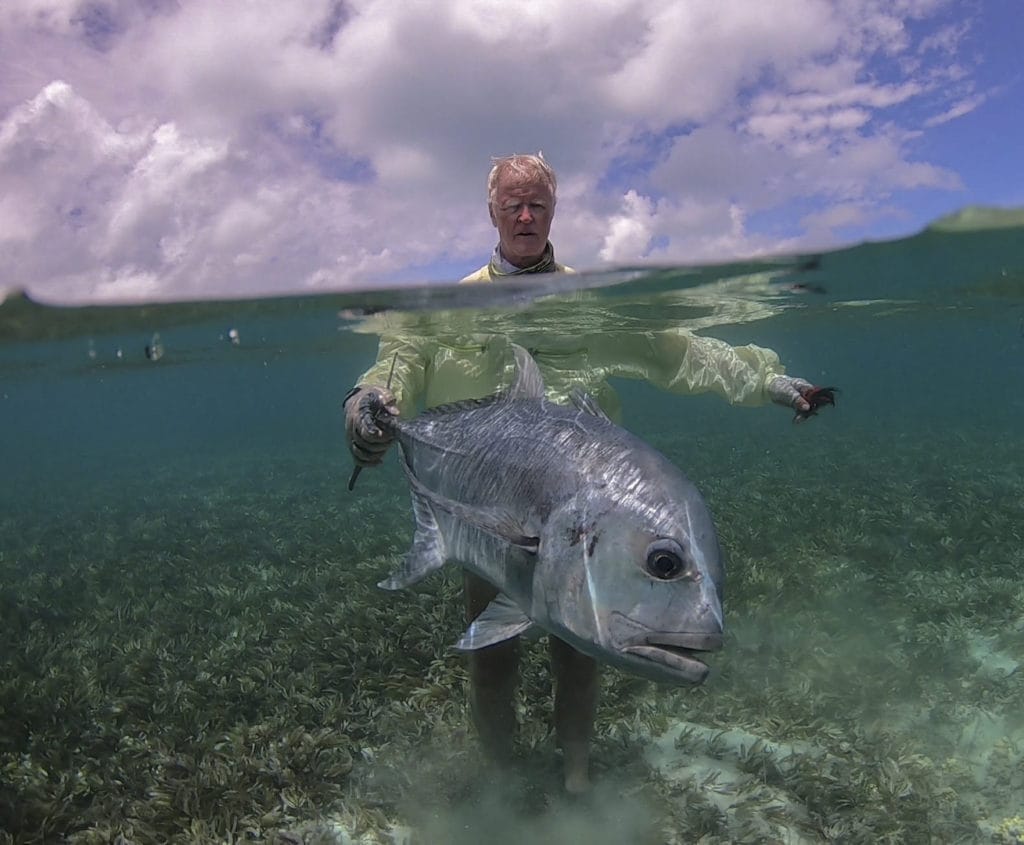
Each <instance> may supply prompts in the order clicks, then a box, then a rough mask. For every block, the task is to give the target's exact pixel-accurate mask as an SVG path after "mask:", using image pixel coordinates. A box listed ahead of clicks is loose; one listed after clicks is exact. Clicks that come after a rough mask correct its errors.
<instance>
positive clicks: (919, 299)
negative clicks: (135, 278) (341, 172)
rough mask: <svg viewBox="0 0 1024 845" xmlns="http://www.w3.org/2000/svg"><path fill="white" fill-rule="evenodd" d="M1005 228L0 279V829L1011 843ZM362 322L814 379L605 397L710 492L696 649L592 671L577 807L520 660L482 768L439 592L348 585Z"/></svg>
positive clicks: (67, 837)
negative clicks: (585, 253)
mask: <svg viewBox="0 0 1024 845" xmlns="http://www.w3.org/2000/svg"><path fill="white" fill-rule="evenodd" d="M1015 219H1019V215H1017V216H1016V218H1015V215H1014V214H1013V213H1007V214H1005V215H1002V216H997V217H996V218H994V219H991V218H990V219H979V218H978V217H977V216H972V215H965V216H964V217H962V218H961V219H960V220H959V221H955V225H954V224H953V223H948V224H946V225H944V226H940V227H936V228H934V229H932V230H930V231H926V232H925V233H922V234H921V235H919V236H916V237H914V238H909V239H906V240H902V241H896V242H891V243H885V244H867V245H862V246H858V247H854V248H850V249H846V250H840V251H836V252H831V253H826V254H823V255H820V256H799V257H795V258H792V259H779V260H773V261H766V262H760V263H759V262H749V263H744V264H733V265H724V266H720V267H710V266H709V267H690V268H663V269H658V270H643V271H623V272H621V273H617V274H608V275H604V276H595V277H586V276H585V277H582V278H577V279H572V280H570V283H571V284H572V285H576V286H581V287H585V288H588V289H587V290H586V291H583V292H581V291H579V290H572V289H558V288H551V289H546V290H544V291H538V290H536V289H535V288H531V287H530V286H529V285H528V284H526V285H523V286H521V287H519V288H517V289H502V288H474V289H473V290H467V289H466V288H458V287H454V288H440V287H438V288H431V289H427V290H399V291H391V292H375V293H373V294H346V295H344V296H341V295H336V296H326V297H314V298H303V299H289V300H267V301H251V302H229V303H203V304H196V305H163V306H147V307H121V308H112V307H111V308H92V309H81V310H77V309H58V308H52V307H43V306H38V305H35V304H33V303H31V302H29V301H27V300H24V299H22V298H20V297H10V298H8V299H7V301H6V302H4V303H3V304H2V305H0V341H2V342H0V466H2V473H3V485H2V488H0V587H2V594H0V643H2V651H0V842H56V841H71V842H111V841H115V839H117V837H118V836H121V837H122V840H121V841H125V842H139V843H142V842H170V841H174V842H207V841H211V842H212V841H253V842H292V841H324V842H327V841H366V842H391V841H411V842H417V843H418V842H428V843H433V842H467V843H468V842H478V841H482V840H483V839H486V840H487V841H490V842H522V841H527V840H530V841H534V842H560V841H583V839H584V838H585V839H586V841H591V842H609V843H610V842H642V843H647V842H651V843H662V842H666V843H667V842H694V841H698V840H699V841H702V842H737V841H741V842H747V841H749V842H779V841H786V842H826V841H843V842H879V841H892V842H1014V841H1021V840H1020V839H1017V838H1015V837H1019V836H1021V835H1024V820H1021V817H1022V816H1024V797H1022V796H1024V706H1022V701H1024V670H1022V668H1021V666H1022V663H1024V574H1022V573H1024V550H1022V548H1024V547H1022V542H1021V540H1022V535H1024V446H1022V437H1021V419H1022V417H1024V237H1022V235H1024V232H1022V228H1021V227H1020V226H1018V225H1015ZM557 284H559V285H564V284H566V280H564V279H560V280H557ZM542 294H543V295H542ZM386 308H392V309H400V310H403V311H404V312H405V313H406V314H407V316H406V317H404V318H400V317H398V316H388V317H386V318H381V317H380V313H381V312H380V309H386ZM439 309H440V310H439ZM368 312H375V314H376V316H371V317H370V321H369V323H365V322H363V320H362V319H361V318H362V316H363V315H365V314H367V313H368ZM408 315H411V316H408ZM381 319H389V320H393V321H404V322H405V324H407V325H409V324H413V325H415V327H416V330H418V331H441V329H439V328H438V325H442V326H444V327H445V328H444V330H445V331H452V330H454V329H455V328H464V327H469V326H472V327H475V328H478V329H480V330H487V331H495V332H501V333H506V334H509V335H510V336H512V337H513V338H514V339H519V338H520V337H536V336H538V334H546V333H557V332H559V331H562V332H564V333H565V334H567V335H569V336H576V335H578V334H581V333H583V332H584V331H586V332H590V333H595V332H596V333H600V332H601V331H604V330H611V329H614V330H616V331H622V330H627V331H631V332H643V331H650V330H657V329H660V328H666V327H670V326H673V325H677V324H686V325H693V326H695V327H697V330H698V331H699V332H700V333H703V334H706V335H709V336H713V337H718V338H721V339H723V340H726V341H728V342H730V343H733V344H745V343H755V344H758V345H760V346H766V347H770V348H771V349H774V350H775V351H777V352H778V353H779V355H780V356H781V358H782V360H783V361H784V362H785V364H786V365H787V368H788V371H789V372H790V373H791V374H794V375H799V376H802V377H804V378H807V379H809V380H810V381H812V382H815V383H818V384H829V385H836V386H837V387H839V388H840V390H841V392H840V394H839V399H838V404H837V407H836V408H834V409H832V408H829V409H826V410H825V411H823V412H822V414H820V415H819V416H818V417H816V418H815V419H813V420H811V421H809V422H808V423H806V424H804V425H793V424H792V423H791V422H790V419H791V414H790V413H789V412H787V411H786V410H784V409H780V408H777V407H759V408H739V407H732V406H729V405H728V404H727V403H725V402H724V401H722V400H721V399H718V398H716V397H713V396H707V395H704V396H678V395H670V394H667V393H664V392H661V391H658V390H656V389H654V388H653V387H651V386H650V385H648V384H645V383H643V382H641V381H627V380H622V381H616V382H615V385H614V386H615V388H616V390H617V392H618V394H619V396H620V399H621V400H622V406H623V424H624V425H625V426H626V427H627V428H629V429H631V430H633V431H635V432H636V433H638V434H640V435H641V436H643V437H645V438H646V439H648V440H649V441H651V442H652V443H653V444H654V445H656V446H657V447H658V448H660V449H662V450H663V451H664V452H665V453H666V454H668V455H669V456H670V457H671V458H672V459H673V460H674V461H675V462H676V463H677V464H678V465H679V466H680V467H682V468H683V469H684V471H685V472H687V474H689V475H690V477H691V478H692V479H693V480H694V481H695V482H696V483H697V484H698V486H699V487H700V488H701V489H702V490H703V491H704V493H705V495H706V497H707V499H708V501H709V504H710V505H711V508H712V511H713V513H714V515H715V518H716V522H717V524H718V528H719V532H720V535H721V539H722V544H723V548H724V551H725V555H726V567H727V590H726V624H727V632H728V638H727V642H726V647H725V649H724V650H723V651H722V652H720V653H718V654H716V655H713V656H712V659H711V663H712V666H713V670H712V674H711V676H710V678H709V679H708V681H707V682H706V683H705V684H704V685H703V686H702V687H699V688H696V689H682V690H679V689H669V688H664V687H658V686H656V685H654V684H650V683H648V682H645V681H638V680H634V679H631V678H628V677H626V676H624V675H621V674H619V673H618V672H615V671H613V670H607V671H606V672H605V674H604V677H603V692H602V703H601V708H600V710H599V713H598V726H597V730H598V736H597V738H596V740H595V743H594V781H595V793H594V796H593V798H592V799H591V800H589V801H583V802H569V801H568V800H567V799H565V798H564V797H563V796H562V795H561V793H560V789H559V760H558V755H557V751H556V749H555V747H554V740H553V737H552V736H551V732H550V729H549V722H550V713H551V693H550V688H549V678H548V675H547V667H546V659H545V650H544V649H543V647H541V646H539V645H535V646H531V648H530V649H529V651H528V658H527V660H526V665H525V667H524V673H523V682H522V706H521V712H520V723H521V736H520V757H521V759H520V761H519V763H520V765H519V767H518V768H517V770H516V771H515V772H513V773H511V774H506V775H503V776H496V775H494V773H492V772H490V771H489V770H488V769H487V768H486V766H485V764H484V763H483V762H482V761H481V760H480V758H479V754H478V752H477V749H476V745H475V742H474V739H473V736H472V734H471V732H470V731H469V729H468V718H467V714H466V712H465V685H466V678H465V672H464V668H463V666H462V663H461V659H460V658H459V656H458V655H456V654H454V653H453V652H451V651H450V649H449V646H450V645H451V644H452V643H453V642H454V641H455V640H456V639H457V638H458V636H459V634H460V633H461V627H462V625H461V599H460V590H459V581H458V577H457V575H456V574H454V573H449V574H444V575H440V576H437V577H434V578H432V579H431V580H429V581H428V582H426V583H425V584H424V585H423V586H422V587H421V588H418V589H417V590H415V591H413V592H410V593H406V594H398V595H391V594H386V593H383V592H380V591H378V590H376V588H375V587H374V586H373V585H374V584H375V582H376V581H377V580H379V579H380V578H382V577H383V576H384V575H386V574H387V573H388V572H390V571H391V570H392V569H393V568H394V567H395V563H396V561H397V559H398V557H399V556H400V555H401V554H402V552H403V551H404V549H405V547H406V546H407V544H408V542H409V539H410V536H411V517H410V512H409V507H408V502H407V492H406V487H405V483H404V481H403V479H402V477H401V474H400V473H399V472H398V470H397V466H396V464H395V462H394V460H391V461H389V462H388V464H387V465H386V466H385V467H384V468H382V469H380V470H376V471H372V472H366V473H364V474H363V477H362V478H361V479H360V482H359V485H358V486H357V488H356V490H355V491H354V492H351V493H350V492H348V491H347V490H346V489H345V485H346V483H347V480H348V475H349V472H350V462H349V458H348V456H347V454H346V452H345V448H344V442H343V438H342V432H341V417H340V401H341V398H342V396H343V395H344V393H345V391H346V390H347V389H348V387H349V386H350V385H351V384H352V383H353V382H354V381H355V379H356V378H357V377H358V376H359V374H360V373H361V372H362V371H363V370H364V369H365V368H366V367H367V366H368V365H369V364H370V363H371V362H372V360H373V358H374V356H375V354H376V338H375V336H374V334H373V333H372V330H373V329H374V326H375V325H376V323H375V322H374V321H375V320H377V321H379V320H381ZM232 329H234V330H235V331H237V334H238V343H237V344H235V343H233V342H232V341H231V339H230V336H229V331H230V330H232ZM154 336H156V337H154ZM157 344H158V345H159V346H160V347H162V355H161V356H159V358H158V360H151V359H150V358H148V357H147V355H146V353H145V348H146V347H147V345H148V346H151V347H152V346H154V345H157ZM289 837H290V838H289ZM403 837H404V838H403ZM701 837H704V838H701Z"/></svg>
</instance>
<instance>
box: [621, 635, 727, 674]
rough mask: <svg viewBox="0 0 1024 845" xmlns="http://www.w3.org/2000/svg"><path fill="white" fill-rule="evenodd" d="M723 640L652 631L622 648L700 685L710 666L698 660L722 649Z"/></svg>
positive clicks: (713, 636)
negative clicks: (703, 654)
mask: <svg viewBox="0 0 1024 845" xmlns="http://www.w3.org/2000/svg"><path fill="white" fill-rule="evenodd" d="M722 644H723V637H722V635H721V634H720V633H719V634H705V633H671V634H670V633H660V632H651V633H648V634H643V635H642V636H640V637H637V638H635V641H634V643H633V644H631V645H625V646H623V647H622V651H623V652H625V653H626V654H633V655H636V656H637V657H640V658H643V659H645V660H650V661H652V662H654V663H657V664H660V665H661V666H663V667H665V668H666V669H668V670H670V671H671V672H673V673H674V674H676V675H679V676H680V677H681V678H682V679H683V680H685V681H687V682H689V683H692V684H699V683H702V682H703V681H704V679H705V678H706V677H707V676H708V672H709V671H710V669H709V668H708V665H707V664H706V663H705V662H704V661H703V660H701V659H700V657H698V655H699V654H701V653H703V652H708V651H717V650H718V649H720V648H721V647H722Z"/></svg>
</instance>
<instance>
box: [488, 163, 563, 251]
mask: <svg viewBox="0 0 1024 845" xmlns="http://www.w3.org/2000/svg"><path fill="white" fill-rule="evenodd" d="M554 213H555V198H554V197H553V196H551V190H550V189H549V188H548V186H547V185H546V184H545V183H544V182H541V181H536V180H532V179H524V178H523V177H521V176H517V175H516V174H514V173H510V174H507V175H504V176H502V177H501V178H500V179H499V180H498V190H497V191H496V193H495V196H494V204H493V205H492V206H491V222H492V223H493V224H494V225H495V226H496V227H497V229H498V241H499V243H500V244H501V254H502V255H503V256H504V257H505V260H506V261H508V262H509V263H511V264H513V265H515V266H516V267H520V268H522V267H529V266H530V265H531V264H535V263H536V262H537V259H538V258H540V257H541V255H542V254H543V253H544V247H545V246H546V245H547V242H548V233H549V232H550V231H551V218H552V217H553V216H554Z"/></svg>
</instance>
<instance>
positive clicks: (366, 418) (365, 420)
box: [343, 385, 399, 481]
mask: <svg viewBox="0 0 1024 845" xmlns="http://www.w3.org/2000/svg"><path fill="white" fill-rule="evenodd" d="M343 407H344V408H345V436H346V437H347V438H348V448H349V451H350V452H351V453H352V457H353V458H354V459H355V462H356V466H357V467H366V466H377V465H378V464H379V463H380V462H381V461H383V460H384V454H385V452H387V450H388V447H389V446H390V445H391V442H392V441H393V440H394V439H395V435H394V433H393V432H391V431H390V430H385V429H384V428H381V426H379V425H377V422H376V420H377V418H378V417H379V416H380V415H381V414H389V415H390V416H392V417H397V416H398V415H399V412H398V405H397V403H396V402H395V396H394V394H393V393H392V392H391V391H390V390H388V389H387V388H386V387H376V386H374V385H360V386H358V387H354V388H353V389H352V390H351V392H350V393H349V394H348V396H346V397H345V401H344V403H343ZM354 480H355V479H353V481H354Z"/></svg>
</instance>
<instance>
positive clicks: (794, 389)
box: [768, 376, 814, 412]
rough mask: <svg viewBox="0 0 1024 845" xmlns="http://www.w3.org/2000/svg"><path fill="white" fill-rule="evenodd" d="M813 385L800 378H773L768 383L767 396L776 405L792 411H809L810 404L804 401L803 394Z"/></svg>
mask: <svg viewBox="0 0 1024 845" xmlns="http://www.w3.org/2000/svg"><path fill="white" fill-rule="evenodd" d="M813 388H814V385H813V384H811V383H810V382H809V381H806V380H804V379H802V378H795V377H793V376H775V378H773V379H772V380H771V381H770V382H768V396H769V398H771V400H772V402H774V403H775V404H776V405H785V406H786V407H787V408H792V409H793V410H794V411H804V412H806V411H809V410H811V403H810V402H808V401H807V400H806V399H804V396H803V394H804V392H805V391H807V390H812V389H813Z"/></svg>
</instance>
